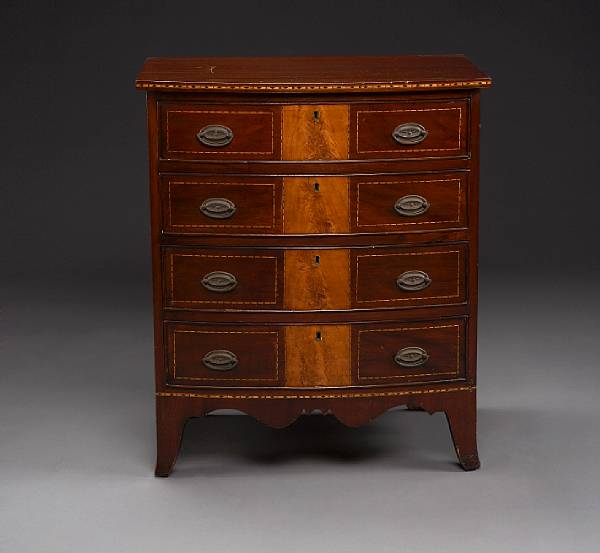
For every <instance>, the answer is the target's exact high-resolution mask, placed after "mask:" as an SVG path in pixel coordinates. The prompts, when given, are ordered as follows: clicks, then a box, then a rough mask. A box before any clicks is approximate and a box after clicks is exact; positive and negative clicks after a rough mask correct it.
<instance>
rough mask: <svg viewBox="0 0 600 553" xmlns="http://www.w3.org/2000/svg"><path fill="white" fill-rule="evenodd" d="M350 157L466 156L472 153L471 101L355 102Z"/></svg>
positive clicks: (352, 111) (352, 116) (352, 115)
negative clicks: (358, 103)
mask: <svg viewBox="0 0 600 553" xmlns="http://www.w3.org/2000/svg"><path fill="white" fill-rule="evenodd" d="M350 120H351V122H352V125H351V128H350V157H351V158H355V159H395V158H438V157H462V156H467V155H468V154H469V140H468V128H469V126H468V123H469V101H468V100H466V99H465V100H455V101H438V102H435V101H429V102H397V103H394V104H366V105H357V104H354V105H352V107H351V117H350Z"/></svg>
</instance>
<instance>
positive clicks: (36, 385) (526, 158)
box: [0, 0, 600, 553]
mask: <svg viewBox="0 0 600 553" xmlns="http://www.w3.org/2000/svg"><path fill="white" fill-rule="evenodd" d="M1 11H2V13H1V20H0V25H1V28H0V41H1V47H2V52H3V56H2V62H1V65H0V70H1V72H2V73H1V74H2V83H1V86H0V94H1V95H2V116H1V118H0V120H1V121H2V132H1V133H0V141H1V144H0V150H1V151H2V163H1V164H0V171H1V178H0V182H1V186H2V197H1V200H0V210H1V212H0V221H1V222H2V232H1V234H0V235H1V237H2V238H1V239H2V244H1V248H2V252H3V254H2V260H3V263H2V267H1V268H2V270H1V271H0V283H1V285H2V288H1V289H0V295H1V300H2V320H1V325H2V327H1V329H0V332H1V344H0V348H1V349H0V354H1V360H0V409H1V412H0V551H1V552H2V553H4V551H7V552H10V553H18V552H29V551H32V552H33V551H36V552H37V551H40V550H44V551H61V552H65V551H67V552H70V551H76V552H78V553H80V552H88V551H90V552H96V551H98V552H102V553H107V552H113V551H118V552H121V551H126V552H132V551H144V553H149V552H150V553H152V552H154V551H160V550H165V549H166V548H168V549H169V550H170V549H176V550H178V551H192V550H195V549H198V548H199V545H198V544H199V543H201V544H203V545H202V547H203V548H205V549H207V550H210V551H215V552H220V551H227V552H228V553H229V552H232V551H255V550H256V551H262V552H265V551H268V552H270V551H288V552H293V551H350V552H353V551H364V550H371V549H377V551H382V552H387V551H402V550H404V549H406V550H410V551H440V552H441V551H463V552H464V551H490V552H494V551H498V552H502V553H505V552H506V551H526V550H534V551H537V550H544V551H546V552H553V551H561V553H564V551H575V552H578V551H591V550H593V549H594V547H597V544H598V543H599V542H600V534H599V529H598V524H597V521H598V519H599V517H600V503H599V501H600V500H599V497H600V488H599V487H598V486H599V482H600V475H599V474H598V472H599V470H598V462H597V459H598V457H599V456H600V444H599V439H598V432H597V427H598V422H599V421H600V404H599V403H598V401H597V395H598V392H600V376H599V370H600V369H599V367H598V359H599V358H600V345H599V342H600V340H599V339H598V329H599V327H600V324H599V323H600V321H599V317H598V312H599V311H598V309H599V307H600V294H599V293H598V292H599V286H598V277H599V274H598V272H597V269H598V266H599V259H600V256H599V254H598V245H597V236H598V234H599V223H598V216H597V213H598V208H597V205H598V202H599V201H600V192H599V191H598V188H599V187H598V159H599V155H598V152H597V147H598V128H599V123H600V107H599V102H598V101H597V97H598V63H597V52H598V51H600V44H599V42H600V40H599V38H598V37H599V34H598V32H597V22H598V15H599V13H598V12H599V11H600V10H599V9H598V4H597V3H592V2H574V1H538V2H515V3H513V2H495V3H493V2H481V1H479V2H466V1H456V2H425V1H418V2H401V1H389V2H378V1H374V0H371V1H364V2H352V1H338V2H327V1H323V0H322V1H319V2H314V1H309V0H306V1H303V2H283V1H278V2H275V1H273V2H251V1H245V2H241V1H239V2H224V1H221V2H216V1H212V2H200V1H196V2H175V1H170V2H166V1H164V2H156V1H154V2H141V1H138V2H112V3H110V2H108V3H107V2H93V3H92V2H22V1H19V2H16V1H6V0H5V1H4V2H3V4H2V10H1ZM406 53H464V54H466V55H467V56H468V57H470V58H471V59H472V60H473V61H474V62H475V63H476V64H477V65H479V66H480V67H481V68H482V69H483V70H484V71H487V72H488V73H489V74H490V75H491V76H492V77H493V78H494V86H493V88H492V89H491V90H488V91H485V92H484V93H483V95H482V120H483V129H482V137H481V138H482V167H481V173H482V174H481V177H482V178H481V267H482V272H481V293H480V302H481V317H480V343H479V371H480V372H479V374H480V379H479V398H480V411H479V412H480V416H479V421H480V431H479V442H480V450H481V457H482V463H483V468H482V470H481V471H478V472H477V473H471V474H463V473H462V472H460V470H459V469H457V468H456V466H455V464H454V462H453V452H452V451H451V445H450V440H449V436H448V431H447V428H446V426H445V422H444V420H443V418H442V417H441V415H436V416H434V417H427V416H425V415H423V414H420V413H405V412H402V411H394V412H390V413H388V414H386V415H385V416H383V417H381V418H380V419H378V420H377V421H375V422H374V423H373V424H371V425H369V426H368V427H366V428H363V429H359V430H349V429H345V428H343V427H341V426H340V425H338V424H337V423H336V422H335V421H332V420H329V417H328V418H319V417H305V418H304V419H303V420H301V421H299V422H298V423H297V424H295V425H293V426H292V427H290V428H289V429H286V430H283V431H277V432H275V431H271V430H268V429H266V428H263V427H261V426H260V425H258V424H257V423H255V422H254V421H252V420H251V419H248V418H243V419H240V418H239V417H235V418H232V417H219V418H217V417H213V418H212V419H208V420H198V421H193V422H192V423H190V425H189V427H188V431H187V432H186V439H185V441H184V445H183V452H182V456H181V458H180V462H179V463H178V465H177V470H176V472H175V473H174V475H173V476H172V477H171V478H170V479H168V480H156V479H154V478H153V477H152V465H153V449H154V435H153V433H154V426H153V395H152V386H153V382H152V325H151V298H150V295H151V294H150V255H149V254H150V248H149V232H148V226H149V217H148V211H149V210H148V198H147V188H148V186H147V154H146V135H145V132H146V127H145V104H144V97H143V94H142V93H140V92H136V91H135V89H134V79H135V75H136V72H137V71H138V70H139V68H140V67H141V64H142V62H143V59H144V58H145V57H147V56H179V55H182V56H190V55H199V56H204V55H309V54H315V55H325V54H340V55H341V54H348V55H350V54H360V55H368V54H381V55H383V54H406ZM594 544H595V545H594ZM161 548H162V549H161Z"/></svg>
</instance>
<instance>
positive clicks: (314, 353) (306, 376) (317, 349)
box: [285, 325, 350, 387]
mask: <svg viewBox="0 0 600 553" xmlns="http://www.w3.org/2000/svg"><path fill="white" fill-rule="evenodd" d="M285 385H286V386H288V387H290V386H301V387H313V386H349V385H350V326H349V325H321V326H288V327H287V328H286V329H285Z"/></svg>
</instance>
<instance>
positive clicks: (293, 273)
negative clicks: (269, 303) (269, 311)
mask: <svg viewBox="0 0 600 553" xmlns="http://www.w3.org/2000/svg"><path fill="white" fill-rule="evenodd" d="M317 259H318V261H317ZM283 296H284V297H283V302H284V308H285V309H293V310H311V309H315V310H323V309H349V308H350V252H349V251H348V250H286V252H285V285H284V293H283Z"/></svg>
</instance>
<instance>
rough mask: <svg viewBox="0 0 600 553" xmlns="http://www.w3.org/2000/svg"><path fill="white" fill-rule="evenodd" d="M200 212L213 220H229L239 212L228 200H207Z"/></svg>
mask: <svg viewBox="0 0 600 553" xmlns="http://www.w3.org/2000/svg"><path fill="white" fill-rule="evenodd" d="M200 211H202V213H203V214H204V215H206V216H207V217H210V218H211V219H229V218H230V217H233V214H234V213H235V212H236V211H237V207H236V205H235V204H234V203H233V202H232V201H231V200H228V199H227V198H207V199H206V200H204V201H203V202H202V205H201V206H200Z"/></svg>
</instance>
